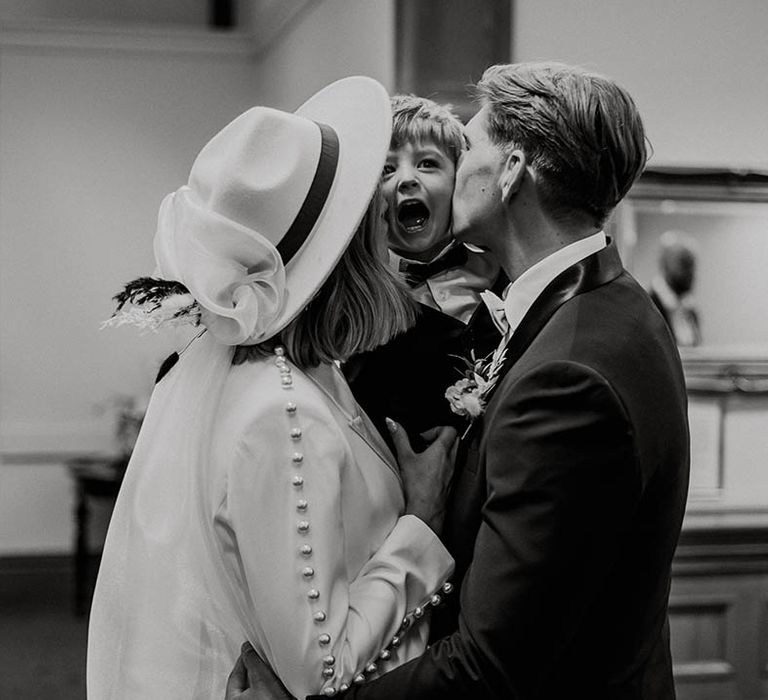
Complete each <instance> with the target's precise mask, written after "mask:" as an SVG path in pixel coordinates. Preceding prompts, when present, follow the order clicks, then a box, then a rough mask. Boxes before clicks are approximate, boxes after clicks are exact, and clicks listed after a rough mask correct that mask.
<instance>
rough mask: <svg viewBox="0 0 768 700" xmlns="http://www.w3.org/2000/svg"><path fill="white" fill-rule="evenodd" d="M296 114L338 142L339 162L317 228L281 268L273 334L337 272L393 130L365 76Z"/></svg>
mask: <svg viewBox="0 0 768 700" xmlns="http://www.w3.org/2000/svg"><path fill="white" fill-rule="evenodd" d="M295 113H296V114H297V115H299V116H302V117H305V118H307V119H312V120H313V121H316V122H321V123H323V124H328V125H329V126H331V127H333V129H334V130H335V131H336V133H337V135H338V138H339V161H338V166H337V170H336V176H335V178H334V182H333V185H332V187H331V190H330V192H329V194H328V199H327V201H326V203H325V207H324V208H323V211H322V212H321V214H320V216H319V217H318V220H317V223H316V224H315V226H314V227H313V229H312V232H311V233H310V235H309V237H308V238H307V241H306V242H305V243H304V245H303V246H302V247H301V248H300V249H299V251H298V252H297V254H296V255H295V256H294V257H293V258H292V259H291V260H290V261H289V262H288V264H287V265H286V267H285V273H286V291H287V293H286V301H285V305H284V307H283V310H282V312H281V314H280V315H279V317H278V318H277V319H275V321H274V324H273V325H272V328H271V334H275V333H278V332H280V331H281V330H282V329H283V328H285V327H286V326H287V325H288V324H289V323H290V322H291V321H292V320H293V319H294V318H296V316H297V315H298V314H299V313H300V312H301V311H302V310H303V309H304V308H305V307H306V305H307V304H308V303H309V302H310V301H311V299H312V297H314V295H315V294H316V293H317V292H318V290H319V289H320V287H321V286H322V285H323V283H324V282H325V281H326V279H328V276H329V275H330V274H331V272H332V271H333V269H334V268H335V267H336V264H337V263H338V261H339V260H340V258H341V256H342V254H343V253H344V251H345V250H346V248H347V246H348V245H349V242H350V241H351V240H352V237H353V236H354V234H355V231H356V229H357V227H358V225H359V224H360V221H361V220H362V218H363V214H365V212H366V210H367V208H368V204H369V202H370V200H371V197H372V196H373V193H374V192H375V191H376V186H377V185H378V183H379V180H380V179H381V171H382V168H383V167H384V161H385V159H386V155H387V150H388V149H389V140H390V135H391V131H392V112H391V107H390V101H389V95H388V94H387V91H386V90H385V89H384V88H383V87H382V85H381V84H379V83H378V82H377V81H375V80H374V79H372V78H368V77H365V76H352V77H349V78H343V79H341V80H338V81H336V82H335V83H331V84H330V85H328V86H326V87H325V88H323V89H322V90H320V92H318V93H316V94H315V95H313V96H312V97H310V98H309V99H308V100H307V101H306V102H305V103H304V104H303V105H302V106H301V107H299V108H298V109H297V110H296V112H295Z"/></svg>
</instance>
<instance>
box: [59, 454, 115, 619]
mask: <svg viewBox="0 0 768 700" xmlns="http://www.w3.org/2000/svg"><path fill="white" fill-rule="evenodd" d="M124 465H125V460H124V459H121V458H117V457H115V456H113V455H95V456H84V457H76V458H74V459H70V460H69V461H68V462H67V468H68V469H69V473H70V474H71V476H72V478H73V479H74V481H75V487H76V499H75V512H74V516H75V525H76V535H75V551H74V570H75V614H77V615H85V614H87V613H88V610H89V608H90V598H91V591H92V587H93V584H94V581H95V576H92V575H90V567H89V547H88V523H89V520H90V501H91V499H107V500H110V501H114V500H115V499H116V498H117V493H118V491H119V490H120V484H121V482H122V480H123V472H124Z"/></svg>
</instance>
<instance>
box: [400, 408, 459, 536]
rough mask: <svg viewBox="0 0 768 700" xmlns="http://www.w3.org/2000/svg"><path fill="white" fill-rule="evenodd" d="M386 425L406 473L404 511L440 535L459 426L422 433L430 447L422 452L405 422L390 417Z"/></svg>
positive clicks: (404, 480) (402, 472) (404, 477)
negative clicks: (405, 426) (409, 435)
mask: <svg viewBox="0 0 768 700" xmlns="http://www.w3.org/2000/svg"><path fill="white" fill-rule="evenodd" d="M387 428H388V429H389V432H390V433H391V435H392V441H393V442H394V444H395V452H397V461H398V462H399V464H400V473H401V474H402V477H403V489H404V491H405V512H406V513H410V514H412V515H415V516H416V517H418V518H420V519H421V520H423V521H424V522H425V523H426V524H427V525H429V527H430V528H432V530H433V531H434V532H435V534H437V535H439V534H440V533H441V531H442V529H443V521H444V520H445V506H446V502H447V500H448V489H449V487H450V484H451V476H452V475H453V462H454V457H455V454H456V450H455V443H456V430H454V429H453V428H451V427H449V426H443V427H438V428H432V429H431V430H428V431H427V432H426V433H422V434H421V436H422V438H424V440H425V441H426V442H427V443H428V444H429V447H427V449H426V450H424V451H423V452H414V451H413V449H412V447H411V443H410V442H409V441H408V436H407V435H406V433H405V430H403V428H402V426H400V425H398V424H397V423H395V421H393V420H392V419H391V418H387Z"/></svg>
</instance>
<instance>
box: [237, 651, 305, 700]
mask: <svg viewBox="0 0 768 700" xmlns="http://www.w3.org/2000/svg"><path fill="white" fill-rule="evenodd" d="M224 700H294V698H293V696H292V695H291V694H290V693H289V692H288V691H287V690H286V689H285V686H284V685H283V684H282V683H281V682H280V679H279V678H278V677H277V676H276V675H275V674H274V673H273V672H272V669H271V668H270V667H269V666H268V665H267V664H266V663H265V662H264V661H262V660H261V657H260V656H259V655H258V654H257V653H256V652H255V651H254V649H253V647H252V646H251V645H250V644H249V643H248V642H246V643H245V644H243V646H242V648H241V649H240V658H239V659H238V660H237V663H236V664H235V667H234V668H233V669H232V672H231V673H230V674H229V678H228V680H227V692H226V695H225V697H224Z"/></svg>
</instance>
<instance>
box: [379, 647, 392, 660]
mask: <svg viewBox="0 0 768 700" xmlns="http://www.w3.org/2000/svg"><path fill="white" fill-rule="evenodd" d="M379 658H380V659H381V660H382V661H388V660H389V659H391V658H392V652H390V651H389V649H382V650H381V651H380V652H379Z"/></svg>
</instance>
